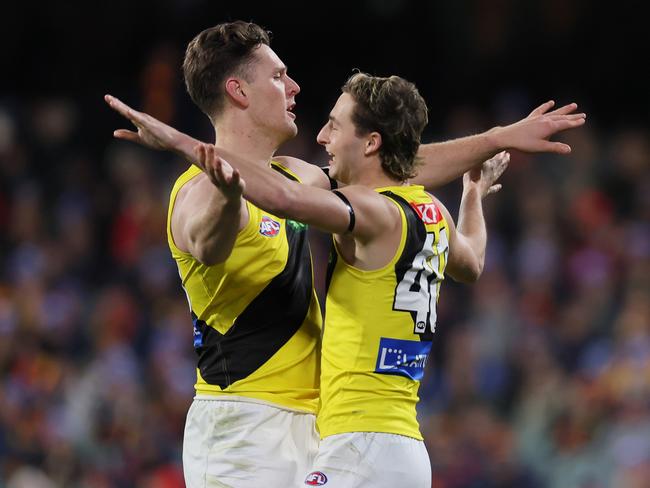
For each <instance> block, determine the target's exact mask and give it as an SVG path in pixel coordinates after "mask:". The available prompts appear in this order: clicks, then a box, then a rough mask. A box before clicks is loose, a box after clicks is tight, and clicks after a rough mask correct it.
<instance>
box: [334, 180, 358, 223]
mask: <svg viewBox="0 0 650 488" xmlns="http://www.w3.org/2000/svg"><path fill="white" fill-rule="evenodd" d="M332 193H334V195H336V196H337V197H339V198H340V199H341V201H342V202H343V203H345V206H346V207H348V213H349V214H350V225H348V232H352V231H353V230H354V224H355V223H356V218H355V216H354V209H353V208H352V205H351V204H350V200H348V199H347V197H346V196H345V195H344V194H343V193H341V192H340V191H338V190H332Z"/></svg>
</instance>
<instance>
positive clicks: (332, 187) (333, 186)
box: [321, 166, 339, 190]
mask: <svg viewBox="0 0 650 488" xmlns="http://www.w3.org/2000/svg"><path fill="white" fill-rule="evenodd" d="M321 169H322V170H323V173H325V176H327V179H328V180H330V190H336V189H337V188H338V187H339V184H338V182H337V181H336V180H334V179H332V178H330V168H329V166H322V167H321Z"/></svg>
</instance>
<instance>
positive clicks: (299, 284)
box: [192, 165, 313, 389]
mask: <svg viewBox="0 0 650 488" xmlns="http://www.w3.org/2000/svg"><path fill="white" fill-rule="evenodd" d="M273 168H274V169H275V170H276V171H278V172H280V173H281V174H283V175H285V176H286V177H287V178H290V179H292V180H295V181H297V180H296V178H295V177H294V176H293V175H291V174H289V173H287V172H286V171H284V170H283V169H282V168H280V167H277V166H275V165H274V166H273ZM285 226H286V235H287V243H288V246H289V253H288V256H287V262H286V265H285V267H284V270H283V271H282V272H281V273H280V274H279V275H277V276H276V277H275V278H273V279H272V280H271V281H270V282H269V284H268V285H267V286H266V287H265V288H264V290H262V292H261V293H260V294H259V295H257V296H256V297H255V298H254V299H253V300H252V301H251V303H250V304H248V306H247V307H246V309H245V310H244V311H243V312H242V313H241V314H240V315H239V316H238V317H237V319H236V320H235V322H234V323H233V325H232V326H231V327H230V329H228V331H227V332H226V333H225V334H221V333H220V332H219V331H218V330H216V329H215V328H213V327H210V326H208V325H207V324H206V323H205V322H204V321H200V320H197V319H196V315H195V314H194V313H193V314H192V316H193V318H194V319H195V320H194V324H195V328H197V329H198V331H199V332H200V335H201V340H200V341H199V344H197V347H196V348H195V349H196V353H197V354H198V356H199V361H198V367H199V371H200V372H201V376H202V377H203V379H204V380H205V381H206V382H207V383H208V384H211V385H219V386H220V387H221V388H222V389H225V388H227V387H228V386H230V385H232V384H233V383H235V382H237V381H239V380H241V379H244V378H247V377H248V376H250V375H251V374H252V373H254V372H255V371H257V370H258V369H259V368H260V367H261V366H262V365H263V364H264V363H266V362H267V361H268V360H269V359H270V358H271V357H272V356H273V355H274V354H275V353H276V352H277V351H278V350H279V349H280V348H282V346H284V345H285V344H286V343H287V341H288V340H289V339H290V338H291V337H292V336H293V335H294V334H295V333H296V332H297V331H298V330H299V329H300V327H301V326H302V324H303V322H304V320H305V317H307V313H308V312H309V306H310V304H311V300H312V289H313V276H312V268H311V254H310V251H309V242H308V240H307V232H305V228H304V227H300V226H292V225H288V224H287V221H285ZM195 333H196V332H195Z"/></svg>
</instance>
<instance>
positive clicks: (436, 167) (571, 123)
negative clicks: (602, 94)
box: [413, 100, 586, 188]
mask: <svg viewBox="0 0 650 488" xmlns="http://www.w3.org/2000/svg"><path fill="white" fill-rule="evenodd" d="M554 104H555V102H553V101H552V100H551V101H548V102H546V103H544V104H542V105H540V106H539V107H537V108H536V109H535V110H533V111H532V112H531V113H530V114H529V115H528V117H526V118H524V119H521V120H519V121H518V122H515V123H514V124H510V125H506V126H504V127H494V128H492V129H490V130H488V131H487V132H483V133H481V134H477V135H473V136H468V137H462V138H460V139H454V140H451V141H447V142H440V143H433V144H423V145H422V146H420V150H419V152H418V156H419V157H421V158H422V159H423V160H424V164H423V165H421V166H420V168H419V170H418V175H417V176H416V177H415V178H414V179H413V182H414V183H418V184H420V185H424V186H426V187H427V188H434V187H437V186H441V185H444V184H446V183H449V182H450V181H453V180H455V179H456V178H458V177H459V176H461V175H462V174H463V173H465V172H466V171H468V170H470V169H471V168H474V167H476V166H477V165H480V164H481V163H482V162H483V161H485V160H486V159H488V158H490V157H491V156H492V155H493V154H496V153H498V152H499V151H504V150H511V149H516V150H519V151H523V152H532V153H535V152H552V153H557V154H568V153H570V152H571V147H570V146H568V145H567V144H564V143H561V142H552V141H549V138H550V137H552V136H553V135H555V134H557V133H558V132H562V131H565V130H567V129H572V128H574V127H580V126H581V125H583V124H584V123H585V118H586V115H585V114H584V113H575V111H576V109H577V108H578V105H577V104H575V103H570V104H568V105H564V106H563V107H560V108H558V109H556V110H553V111H550V112H549V110H550V109H551V108H553V105H554Z"/></svg>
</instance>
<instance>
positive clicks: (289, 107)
mask: <svg viewBox="0 0 650 488" xmlns="http://www.w3.org/2000/svg"><path fill="white" fill-rule="evenodd" d="M295 107H296V104H295V102H294V103H292V104H290V105H289V106H288V107H287V113H288V114H289V117H290V118H291V120H295V119H296V114H294V113H293V109H294V108H295Z"/></svg>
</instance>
